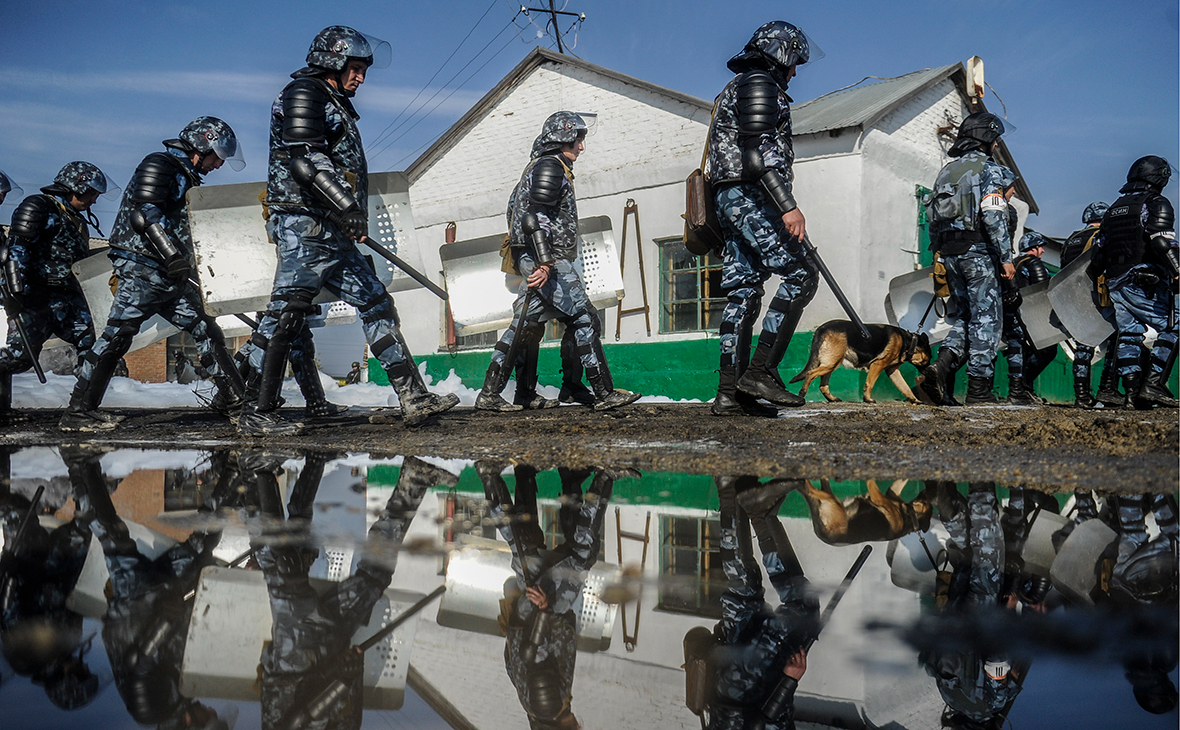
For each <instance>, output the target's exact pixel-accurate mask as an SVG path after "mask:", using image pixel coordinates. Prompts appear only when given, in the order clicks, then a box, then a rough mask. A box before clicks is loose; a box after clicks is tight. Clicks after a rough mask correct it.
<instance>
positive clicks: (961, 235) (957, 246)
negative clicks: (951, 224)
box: [931, 229, 983, 256]
mask: <svg viewBox="0 0 1180 730" xmlns="http://www.w3.org/2000/svg"><path fill="white" fill-rule="evenodd" d="M935 240H936V243H935V244H934V245H933V246H931V248H932V249H934V250H935V251H937V252H938V253H940V254H942V255H943V256H960V255H962V254H965V253H967V251H969V250H970V249H971V247H972V246H973V245H975V244H977V243H981V242H982V241H983V234H982V233H980V232H979V231H960V230H957V229H952V230H949V231H942V232H941V233H939V234H937V237H936V239H935Z"/></svg>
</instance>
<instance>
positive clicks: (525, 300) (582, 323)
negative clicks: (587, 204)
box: [475, 111, 639, 411]
mask: <svg viewBox="0 0 1180 730" xmlns="http://www.w3.org/2000/svg"><path fill="white" fill-rule="evenodd" d="M588 130H589V125H588V124H587V122H586V120H585V118H583V116H582V115H580V114H576V113H574V112H570V111H559V112H554V113H553V114H551V115H549V118H548V119H546V120H545V123H544V124H543V125H542V127H541V134H540V135H538V136H537V138H536V139H535V140H534V141H533V148H532V152H531V160H530V162H529V164H528V167H526V168H525V170H524V173H523V174H522V175H521V178H520V182H519V183H517V185H516V187H515V188H514V189H513V191H512V195H511V196H510V197H509V199H508V212H507V217H508V243H509V246H510V251H511V256H512V266H513V268H514V269H515V270H516V271H517V272H519V273H520V275H521V276H522V277H524V281H522V282H521V285H520V290H519V292H518V294H517V299H516V302H515V303H514V304H513V309H514V311H515V316H514V318H513V321H512V324H510V325H509V326H508V329H507V330H505V331H504V334H503V335H502V336H501V337H500V341H499V342H497V343H496V347H495V349H494V350H493V351H492V361H491V363H489V364H488V369H487V373H486V374H485V375H484V383H483V388H482V389H481V390H480V393H479V396H478V397H477V398H476V400H475V408H476V410H485V411H519V410H521V408H522V407H523V406H521V405H515V404H512V403H509V402H508V401H506V400H504V398H503V397H502V396H501V395H500V393H501V392H503V390H504V387H505V386H506V385H507V384H508V376H509V375H510V374H511V372H512V368H513V367H514V366H516V364H517V363H518V362H520V363H521V364H522V365H523V373H524V374H526V376H527V377H526V379H525V382H523V383H522V382H518V383H517V389H518V390H519V389H522V388H523V390H524V392H525V393H529V392H530V391H531V393H532V394H533V395H535V393H536V366H535V362H534V364H533V365H532V366H531V367H530V366H529V364H528V358H527V355H528V352H529V349H530V348H532V347H534V346H535V344H536V343H537V342H540V340H541V337H542V336H543V335H544V332H545V321H546V320H548V319H557V320H558V321H559V322H561V323H562V324H564V325H565V326H566V328H567V330H572V331H573V334H572V337H573V342H574V343H575V346H574V351H575V353H576V355H577V356H578V358H579V359H580V361H581V365H582V368H583V369H584V370H585V372H586V379H587V380H589V381H590V386H591V387H592V388H593V390H594V404H593V408H594V409H595V410H600V411H604V410H610V409H612V408H618V407H620V406H625V405H627V404H628V403H634V402H635V401H636V400H637V399H638V398H639V394H638V393H632V392H630V391H627V390H622V389H616V388H615V386H614V380H613V378H611V373H610V367H609V366H608V365H607V362H606V352H605V351H604V350H603V348H602V338H601V337H600V332H601V327H596V326H595V323H596V321H597V319H598V317H597V314H596V313H595V311H594V306H593V305H592V304H591V303H590V299H589V297H587V296H586V286H585V284H584V283H583V282H582V277H581V276H580V275H579V274H578V270H577V269H576V268H575V267H574V260H575V259H576V258H577V255H578V205H577V201H576V199H575V197H574V185H573V176H574V173H573V170H572V168H573V165H574V162H575V161H576V160H577V159H578V157H579V156H580V155H581V153H582V150H583V149H584V148H585V145H584V140H585V138H586V133H587V132H588ZM542 407H544V404H542Z"/></svg>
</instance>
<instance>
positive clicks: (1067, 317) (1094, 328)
mask: <svg viewBox="0 0 1180 730" xmlns="http://www.w3.org/2000/svg"><path fill="white" fill-rule="evenodd" d="M1092 253H1093V249H1090V250H1087V251H1085V252H1084V253H1082V255H1081V256H1078V257H1077V258H1076V259H1074V260H1073V261H1071V262H1070V264H1069V266H1066V267H1065V268H1064V269H1062V270H1061V271H1060V272H1058V274H1057V276H1054V277H1053V278H1052V279H1050V280H1049V290H1048V297H1049V302H1050V304H1052V306H1053V310H1054V311H1055V312H1057V317H1058V319H1060V320H1061V322H1062V324H1063V325H1065V328H1066V329H1067V330H1069V334H1070V336H1071V337H1073V339H1075V340H1077V341H1078V342H1080V343H1082V344H1083V345H1089V346H1090V347H1097V346H1099V345H1101V344H1102V343H1103V342H1105V341H1106V340H1107V339H1108V338H1109V337H1110V336H1111V335H1112V334H1114V326H1113V325H1111V323H1110V322H1108V321H1106V319H1104V318H1103V317H1102V315H1101V314H1100V313H1099V311H1098V292H1097V290H1096V289H1095V288H1094V282H1093V281H1091V280H1090V277H1089V276H1088V275H1087V274H1086V267H1087V266H1089V264H1090V258H1091V256H1092Z"/></svg>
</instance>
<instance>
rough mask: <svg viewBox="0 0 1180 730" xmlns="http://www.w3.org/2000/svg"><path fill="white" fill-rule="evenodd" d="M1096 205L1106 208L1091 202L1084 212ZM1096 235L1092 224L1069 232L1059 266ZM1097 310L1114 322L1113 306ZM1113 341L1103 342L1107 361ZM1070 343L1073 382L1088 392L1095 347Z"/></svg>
mask: <svg viewBox="0 0 1180 730" xmlns="http://www.w3.org/2000/svg"><path fill="white" fill-rule="evenodd" d="M1096 205H1101V206H1102V207H1101V208H1100V210H1101V211H1102V212H1103V213H1104V212H1105V211H1106V209H1107V207H1108V206H1107V205H1106V204H1105V203H1099V204H1095V203H1091V204H1090V205H1089V206H1087V207H1086V213H1087V214H1089V213H1090V212H1091V209H1092V208H1094V209H1095V210H1099V209H1096ZM1101 215H1102V213H1098V216H1099V218H1098V220H1099V221H1101ZM1087 222H1088V221H1087ZM1097 235H1098V228H1096V227H1094V226H1087V227H1086V228H1083V229H1081V230H1077V231H1074V232H1073V233H1071V234H1070V235H1069V238H1067V239H1066V240H1065V245H1064V246H1062V248H1061V268H1065V267H1066V266H1069V265H1070V264H1071V263H1072V262H1073V261H1074V259H1076V258H1077V257H1078V256H1081V255H1082V254H1083V253H1085V251H1086V250H1087V249H1089V248H1090V245H1091V244H1092V243H1093V240H1094V237H1095V236H1097ZM1098 312H1099V314H1101V315H1102V318H1103V319H1105V320H1106V321H1108V322H1110V323H1111V324H1112V325H1113V324H1114V307H1110V306H1107V307H1099V308H1098ZM1115 342H1117V335H1111V338H1110V339H1109V340H1108V341H1107V342H1106V343H1105V344H1107V345H1108V351H1107V357H1108V358H1109V360H1107V362H1108V363H1111V362H1114V360H1115V357H1114V353H1113V352H1111V351H1110V350H1109V347H1113V345H1114V344H1115ZM1070 344H1071V345H1072V346H1073V351H1074V357H1073V377H1074V382H1075V384H1084V387H1085V389H1086V390H1085V392H1086V393H1087V394H1088V393H1089V389H1090V368H1091V365H1092V363H1093V362H1094V351H1095V350H1096V349H1097V348H1095V347H1091V346H1090V345H1085V344H1082V343H1081V342H1077V341H1076V340H1073V339H1071V340H1070ZM1080 387H1081V386H1080V385H1079V388H1080Z"/></svg>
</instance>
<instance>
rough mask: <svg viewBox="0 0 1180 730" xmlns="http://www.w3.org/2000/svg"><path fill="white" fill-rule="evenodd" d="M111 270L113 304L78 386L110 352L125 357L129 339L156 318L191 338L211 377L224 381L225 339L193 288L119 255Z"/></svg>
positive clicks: (86, 361)
mask: <svg viewBox="0 0 1180 730" xmlns="http://www.w3.org/2000/svg"><path fill="white" fill-rule="evenodd" d="M111 265H112V267H113V268H114V275H115V278H116V279H117V280H118V282H119V283H118V288H117V289H116V290H115V301H114V302H113V303H112V304H111V313H110V316H109V317H108V318H107V326H106V328H105V329H104V330H103V331H102V336H101V337H99V338H98V342H96V343H95V345H94V348H93V349H91V351H90V355H89V356H87V357H86V358H85V359H84V360H83V362H82V367H81V368H80V369H79V373H78V381H79V383H82V382H89V381H90V376H91V374H92V373H93V372H94V364H95V363H96V362H97V361H98V359H99V357H101V356H102V354H103V353H105V352H106V351H107V350H111V349H112V348H114V349H115V350H116V351H117V355H118V357H122V356H123V355H125V354H126V353H127V351H128V350H129V349H130V348H131V338H132V337H134V336H135V334H136V333H138V332H139V329H140V327H142V326H143V323H144V322H146V321H147V320H149V319H151V318H152V316H154V315H157V314H158V315H160V316H161V317H163V318H164V319H166V320H168V321H169V322H171V323H172V324H173V325H175V326H176V327H179V328H180V329H182V330H184V331H185V332H188V333H189V334H191V335H192V336H193V339H194V340H195V341H196V344H197V352H198V353H199V354H200V357H201V364H202V365H203V366H204V367H205V369H206V370H208V371H209V375H210V377H212V378H221V377H223V376H224V373H223V372H222V370H221V367H220V366H219V365H218V364H217V359H216V357H215V356H214V352H215V350H216V349H217V348H224V347H225V337H224V335H222V333H221V328H220V327H218V326H217V322H216V321H215V319H214V318H213V317H210V316H209V315H207V314H205V308H204V304H202V302H201V295H200V293H199V292H198V291H197V290H196V289H194V288H193V286H192V285H191V284H189V283H188V282H177V281H174V280H173V279H170V278H169V277H168V276H167V274H165V273H164V272H163V271H162V270H160V269H157V268H155V267H153V266H148V265H146V264H143V263H140V262H138V261H133V260H131V259H127V258H123V257H121V256H118V257H112V259H111ZM118 357H116V358H115V359H118Z"/></svg>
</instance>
